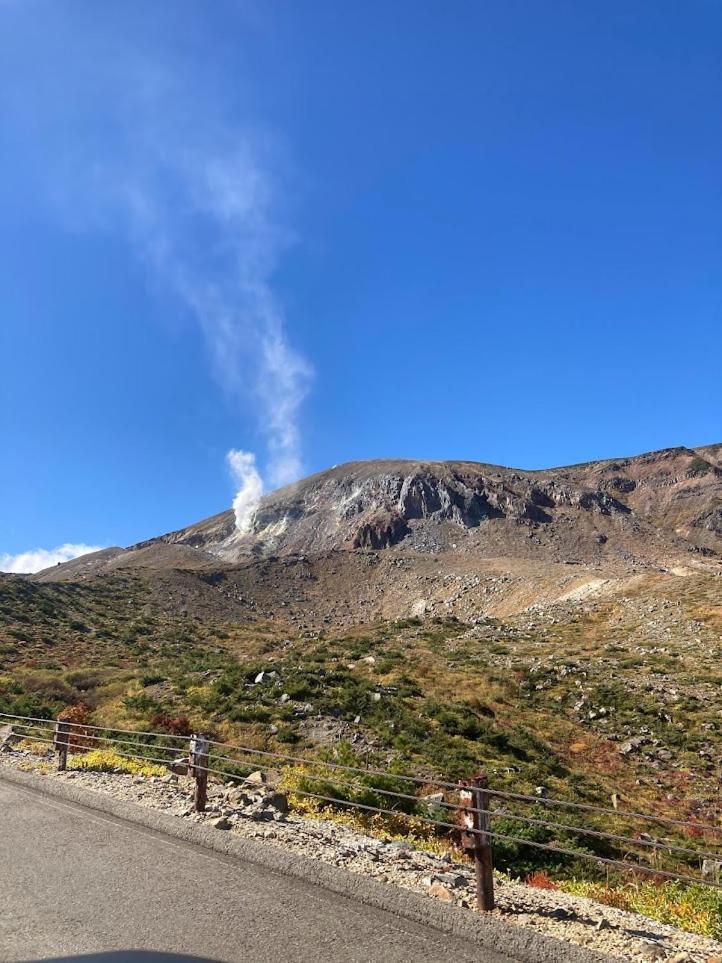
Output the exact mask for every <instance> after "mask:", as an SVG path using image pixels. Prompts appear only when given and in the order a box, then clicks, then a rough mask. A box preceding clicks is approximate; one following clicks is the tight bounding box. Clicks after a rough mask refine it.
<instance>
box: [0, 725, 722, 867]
mask: <svg viewBox="0 0 722 963" xmlns="http://www.w3.org/2000/svg"><path fill="white" fill-rule="evenodd" d="M0 717H2V718H9V719H17V720H27V721H31V722H38V723H42V724H44V725H53V726H54V722H53V720H48V719H40V718H35V717H32V716H18V715H12V714H10V713H4V712H0ZM69 724H70V725H71V726H76V727H79V728H80V727H82V728H89V729H94V730H96V731H101V732H120V733H123V734H128V735H145V736H152V737H154V738H158V737H161V738H169V739H183V740H186V739H187V738H188V737H187V736H175V735H172V734H170V733H158V732H145V731H139V730H133V729H118V728H113V727H103V726H89V725H85V724H84V723H83V724H81V723H69ZM26 728H28V727H26ZM87 738H94V737H92V736H87ZM208 743H209V745H213V746H219V747H221V748H223V749H226V750H230V751H236V752H240V753H242V754H246V755H256V756H262V757H266V758H270V759H278V760H283V761H286V762H294V763H297V764H301V765H306V766H324V767H326V768H328V769H333V770H339V771H345V772H352V773H356V774H358V775H366V776H368V775H378V776H384V777H388V776H390V775H391V776H393V778H395V779H401V780H404V781H408V782H412V783H415V784H417V785H424V786H430V785H431V786H438V787H440V788H445V789H449V790H452V791H458V789H459V786H458V784H454V783H449V782H445V781H443V780H439V779H434V778H422V777H419V776H407V775H403V774H400V773H389V772H388V771H384V770H380V769H371V768H369V769H360V768H358V767H355V766H347V765H343V764H341V763H334V762H326V761H324V760H319V759H310V758H304V757H300V756H291V755H288V754H285V753H277V752H271V751H269V750H264V749H253V748H251V747H248V746H232V745H229V744H228V743H222V742H218V741H216V740H212V739H211V740H208ZM133 745H138V743H133ZM149 748H158V749H161V750H162V751H170V750H171V747H165V746H152V747H149ZM219 758H221V759H224V760H226V761H228V762H231V763H234V764H236V765H239V764H241V763H239V761H238V760H234V759H231V758H230V757H227V756H220V757H219ZM163 761H165V762H167V761H168V760H163ZM219 772H220V771H219ZM220 774H221V775H228V774H227V773H222V772H220ZM378 791H380V790H378ZM485 791H486V792H488V794H489V795H490V796H494V797H496V798H498V799H506V800H513V801H519V802H528V803H534V804H537V805H547V806H560V807H564V808H568V809H575V810H579V811H583V812H594V813H600V814H604V815H610V816H614V817H616V818H626V819H638V820H643V821H647V822H654V823H659V824H662V825H668V826H678V827H681V828H684V829H690V828H693V829H695V830H698V831H701V832H712V833H720V834H722V826H712V825H710V824H705V823H699V822H690V821H684V820H680V819H674V818H672V817H669V816H654V815H652V814H649V813H637V812H629V811H626V810H618V809H609V808H607V807H604V806H596V805H593V804H590V803H575V802H570V801H568V800H562V799H549V798H547V797H539V796H530V795H525V794H523V793H514V792H510V791H506V790H499V789H486V790H485ZM387 794H390V791H387ZM398 795H399V796H400V797H401V798H403V794H398ZM407 798H410V799H417V797H412V796H409V797H407ZM444 808H452V807H451V805H450V804H446V805H445V806H444ZM527 818H528V817H527ZM575 831H583V830H579V829H577V828H576V827H575ZM589 832H590V833H592V831H589ZM592 834H594V835H596V834H597V833H596V832H594V833H592ZM610 838H614V836H613V835H610ZM620 838H622V839H628V837H620ZM634 842H644V841H640V840H635V841H634ZM680 849H681V847H680ZM690 852H694V853H695V855H696V851H690ZM713 858H716V857H713Z"/></svg>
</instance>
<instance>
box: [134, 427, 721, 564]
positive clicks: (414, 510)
mask: <svg viewBox="0 0 722 963" xmlns="http://www.w3.org/2000/svg"><path fill="white" fill-rule="evenodd" d="M721 448H722V446H710V448H708V449H699V450H693V449H687V448H674V449H668V450H665V451H660V452H653V453H651V454H647V455H641V456H638V457H636V458H626V459H619V460H610V461H603V462H592V463H589V464H585V465H579V466H573V467H570V468H559V469H550V470H547V471H534V472H530V471H519V470H515V469H508V468H501V467H498V466H494V465H483V464H477V463H474V462H415V461H369V462H353V463H350V464H346V465H341V466H337V467H335V468H332V469H330V470H329V471H325V472H321V473H320V474H317V475H313V476H311V477H309V478H306V479H304V480H303V481H300V482H298V483H297V484H295V485H291V486H288V487H286V488H283V489H280V490H279V491H276V492H273V493H271V494H270V495H268V496H266V497H265V498H264V499H263V501H262V503H261V505H260V507H259V509H258V511H257V513H256V515H255V518H254V520H253V525H252V529H251V531H250V532H249V533H248V534H247V535H240V534H239V533H238V532H237V531H236V530H235V526H234V521H233V515H232V513H231V512H230V511H229V512H224V513H222V514H220V515H217V516H214V517H213V518H210V519H207V520H205V521H203V522H200V523H199V524H197V525H191V526H190V527H188V528H185V529H181V530H179V531H177V532H172V533H170V534H169V535H165V536H162V537H161V538H160V539H152V540H150V541H149V542H145V543H142V545H141V546H139V547H141V548H146V547H148V546H153V545H160V544H166V545H177V546H186V547H188V548H191V549H196V550H198V551H201V552H203V553H207V554H210V555H212V556H215V557H216V558H218V559H220V560H223V561H224V562H231V563H233V562H237V561H239V560H241V559H243V558H247V557H259V556H260V557H268V556H277V555H314V554H319V553H323V552H328V551H332V550H337V551H338V550H340V551H353V550H359V549H363V550H395V551H397V552H400V551H403V552H415V553H438V552H448V551H453V552H455V553H460V554H466V553H472V554H475V555H478V554H481V555H496V556H502V557H503V556H514V557H517V556H519V557H523V558H529V557H548V558H550V559H553V560H556V561H565V560H566V561H568V560H574V561H583V562H584V561H587V562H589V561H594V560H599V559H601V558H605V557H608V558H609V557H613V558H617V559H626V560H630V559H638V560H640V561H645V560H646V561H648V562H650V563H655V564H657V563H660V564H661V563H663V562H664V561H665V559H666V560H669V559H671V558H673V557H679V556H684V555H685V554H688V553H692V554H695V555H700V556H710V557H713V556H715V555H716V554H717V553H718V552H721V553H722V467H720V463H719V455H720V449H721Z"/></svg>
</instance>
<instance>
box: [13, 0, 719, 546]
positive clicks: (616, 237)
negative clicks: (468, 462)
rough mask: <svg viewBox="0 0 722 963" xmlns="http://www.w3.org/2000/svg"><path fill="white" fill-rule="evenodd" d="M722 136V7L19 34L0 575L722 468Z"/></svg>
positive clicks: (171, 10) (289, 14)
mask: <svg viewBox="0 0 722 963" xmlns="http://www.w3.org/2000/svg"><path fill="white" fill-rule="evenodd" d="M720 104H722V6H720V4H719V3H718V2H717V0H691V2H689V3H680V2H678V0H674V2H670V0H654V2H652V0H646V2H639V0H604V2H600V0H585V2H583V3H580V2H578V0H569V2H559V0H549V2H547V3H538V2H535V0H525V2H520V0H498V2H497V0H488V2H487V0H485V2H477V0H474V2H461V0H458V2H448V0H445V2H441V0H439V2H436V0H424V2H418V0H408V2H407V0H390V2H389V0H379V2H377V0H367V2H364V3H360V2H356V3H351V2H338V0H328V2H326V0H308V2H304V3H298V2H295V0H258V2H257V3H245V2H230V0H214V2H213V3H208V2H205V0H193V2H191V0H158V2H155V3H148V2H146V0H141V2H137V0H104V2H103V3H97V2H96V0H2V2H0V122H1V136H2V149H1V151H0V165H1V170H2V177H1V178H0V210H2V218H1V219H0V264H1V265H2V267H1V269H0V285H1V288H0V295H1V300H0V305H1V309H2V321H1V323H2V329H1V333H0V378H1V383H0V411H1V414H0V419H1V420H0V432H1V436H2V445H1V446H0V486H1V487H0V555H2V553H11V554H13V553H17V552H21V551H23V550H26V549H31V548H36V547H39V546H42V547H46V548H52V547H54V546H57V545H59V544H61V543H64V542H84V543H88V544H91V545H112V544H128V543H130V542H133V541H135V540H138V539H141V538H144V537H148V536H151V535H154V534H157V533H160V532H162V531H165V530H169V529H172V528H174V527H178V526H180V525H183V524H185V523H189V522H191V521H194V520H196V519H198V518H201V517H204V516H206V515H208V514H211V513H213V512H216V511H219V510H221V509H223V508H225V507H227V506H228V505H229V504H230V502H231V498H232V497H233V491H234V483H233V480H232V478H231V477H230V475H229V471H228V466H227V464H226V453H227V452H228V451H229V450H230V449H242V450H244V451H251V452H255V453H256V455H257V459H258V467H259V469H260V471H261V473H262V474H263V475H264V478H265V479H266V484H269V483H272V479H273V478H274V477H278V478H283V477H287V475H288V471H290V472H291V473H292V472H293V470H294V467H293V466H294V465H295V466H298V464H299V460H300V463H301V464H302V467H303V470H304V471H308V472H310V471H316V470H320V469H322V468H324V467H327V466H329V465H331V464H335V463H339V462H343V461H347V460H352V459H358V458H374V457H382V456H399V457H414V458H432V459H444V458H463V459H474V460H480V461H489V462H495V463H502V464H507V465H515V466H519V467H529V468H534V467H543V466H548V465H554V464H564V463H571V462H578V461H582V460H588V459H593V458H599V457H606V456H615V455H622V454H632V453H636V452H640V451H645V450H649V449H654V448H661V447H667V446H672V445H678V444H688V445H694V444H703V443H710V442H714V441H722V418H721V414H722V378H721V377H720V373H721V368H720V358H721V357H722V351H721V350H720V348H721V341H722V335H721V327H720V320H721V319H720V315H721V310H722V121H721V120H720ZM269 332H270V333H269ZM269 338H270V339H271V341H273V344H274V345H275V347H276V349H278V350H277V351H276V352H275V353H272V356H271V355H269V352H268V350H267V349H268V344H269ZM264 345H265V348H264ZM264 350H265V351H266V353H265V355H264ZM274 359H275V360H274ZM311 370H312V372H313V373H312V374H311V373H310V372H311ZM285 456H288V458H289V459H290V463H291V467H290V468H289V469H288V471H285V474H284V469H283V468H281V469H278V470H277V463H278V462H279V459H280V460H283V458H284V457H285ZM274 466H275V467H274Z"/></svg>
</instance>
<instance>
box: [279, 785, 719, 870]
mask: <svg viewBox="0 0 722 963" xmlns="http://www.w3.org/2000/svg"><path fill="white" fill-rule="evenodd" d="M292 795H299V796H308V797H310V798H312V799H319V800H321V801H325V802H331V803H337V804H340V805H342V806H344V805H345V806H351V807H353V808H354V809H365V810H369V811H370V812H377V813H383V814H385V815H389V816H399V815H404V814H403V813H399V812H398V811H394V810H390V809H382V808H381V807H379V806H369V805H366V804H363V803H349V802H347V801H346V800H343V799H336V798H334V797H333V796H322V795H321V794H319V793H311V792H306V791H305V790H296V789H294V790H293V792H292ZM414 818H421V819H422V820H423V821H424V822H429V823H431V824H432V825H434V826H444V827H448V828H449V829H457V830H458V829H459V826H456V825H454V824H453V823H444V822H434V821H433V820H430V819H424V817H414ZM466 831H467V832H469V833H470V834H472V835H477V836H487V837H490V838H492V839H503V840H507V841H509V842H513V843H519V844H520V845H524V846H533V847H535V848H537V849H545V850H548V851H549V852H553V853H560V854H561V855H564V856H573V857H575V858H578V859H588V860H591V861H592V862H596V863H604V864H606V865H609V866H618V867H620V868H622V869H625V870H629V871H633V872H643V873H647V874H648V875H651V876H664V877H666V878H669V879H679V880H682V881H684V882H689V883H701V884H703V885H705V886H711V887H713V888H715V889H722V883H715V882H711V881H709V880H703V879H701V878H700V877H699V876H687V875H685V874H683V873H673V872H671V871H668V870H660V869H653V868H652V867H647V866H643V865H641V864H638V863H629V862H626V861H625V860H621V859H610V858H609V857H606V856H595V855H593V854H592V853H580V852H575V851H574V850H573V849H564V848H562V847H561V846H553V845H550V844H548V843H538V842H536V841H534V840H531V839H521V838H520V837H518V836H509V835H507V834H505V833H498V832H496V831H494V830H489V831H486V830H480V829H469V830H466Z"/></svg>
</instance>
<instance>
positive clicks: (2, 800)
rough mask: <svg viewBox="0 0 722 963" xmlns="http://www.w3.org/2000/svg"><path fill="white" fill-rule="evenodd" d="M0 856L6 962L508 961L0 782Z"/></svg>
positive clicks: (0, 932)
mask: <svg viewBox="0 0 722 963" xmlns="http://www.w3.org/2000/svg"><path fill="white" fill-rule="evenodd" d="M0 867H2V871H1V872H0V959H2V960H4V961H18V960H38V959H48V958H56V957H70V956H74V955H81V954H94V953H101V952H108V951H121V950H122V951H129V950H135V951H138V950H144V951H147V952H149V951H157V952H163V953H172V954H178V955H179V954H185V955H188V956H192V957H195V958H202V959H204V960H208V959H211V960H223V961H236V960H239V961H240V960H248V961H249V963H250V961H252V963H267V961H283V963H301V961H304V963H312V961H313V963H319V961H328V963H357V961H358V963H375V961H383V963H407V961H408V963H412V961H413V963H439V960H447V961H454V963H467V961H468V963H471V961H473V963H514V961H513V960H512V959H511V958H510V957H508V956H502V955H501V954H499V953H496V952H491V951H488V950H484V949H482V948H481V947H479V946H478V945H477V944H471V943H467V942H465V941H464V940H461V939H457V938H455V937H451V936H446V935H445V934H443V933H440V932H439V931H437V930H434V929H431V928H427V927H424V926H421V925H417V924H415V923H411V922H407V921H405V920H401V919H398V918H397V917H394V916H392V915H391V914H389V913H385V912H384V911H383V910H379V909H374V908H372V907H368V906H364V905H363V904H359V903H356V902H353V901H351V900H350V899H347V898H345V897H343V896H338V895H336V894H334V893H330V892H327V891H326V890H323V889H321V888H319V887H314V886H312V885H306V884H304V882H303V880H299V879H295V878H292V877H287V876H282V875H280V874H276V873H273V872H271V871H269V870H264V869H263V868H262V867H260V866H257V865H255V864H252V863H246V862H243V861H240V860H237V859H233V858H230V857H225V856H223V855H219V854H215V853H213V852H211V851H209V850H206V849H202V848H200V847H196V846H194V845H192V844H190V843H185V842H182V841H179V840H176V839H171V838H170V837H166V836H164V835H163V834H161V833H156V832H152V831H150V830H146V829H143V828H141V827H138V826H135V825H132V824H130V823H126V822H123V821H122V820H118V819H114V818H113V817H110V816H106V815H103V814H101V813H97V812H93V811H90V810H87V809H83V808H81V807H79V806H75V805H72V804H70V803H67V802H64V801H61V800H59V799H57V798H53V797H49V796H46V795H44V794H42V793H38V792H35V791H33V790H30V789H26V788H24V787H23V788H20V787H18V786H15V785H12V784H10V783H7V782H3V781H2V780H0ZM122 958H123V959H130V957H127V956H124V957H122ZM132 958H133V959H139V957H136V956H133V957H132ZM114 959H115V960H116V961H117V960H118V959H120V957H115V958H114Z"/></svg>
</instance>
